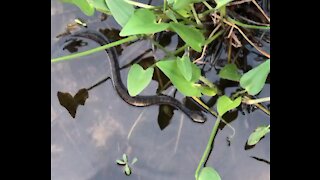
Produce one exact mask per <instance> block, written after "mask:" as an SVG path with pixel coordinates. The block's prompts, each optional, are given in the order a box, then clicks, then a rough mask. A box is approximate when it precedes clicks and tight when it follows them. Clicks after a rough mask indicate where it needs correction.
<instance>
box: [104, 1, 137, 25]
mask: <svg viewBox="0 0 320 180" xmlns="http://www.w3.org/2000/svg"><path fill="white" fill-rule="evenodd" d="M105 1H106V3H107V6H108V7H109V9H110V11H111V14H112V16H113V17H114V19H115V20H116V21H117V23H118V24H119V25H121V26H122V27H123V26H125V25H126V23H127V22H128V20H129V18H130V17H131V16H132V15H133V13H134V7H133V5H131V4H129V3H127V2H125V1H124V0H105Z"/></svg>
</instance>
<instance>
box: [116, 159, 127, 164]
mask: <svg viewBox="0 0 320 180" xmlns="http://www.w3.org/2000/svg"><path fill="white" fill-rule="evenodd" d="M116 162H117V164H119V165H125V164H126V162H124V161H123V160H120V159H117V160H116Z"/></svg>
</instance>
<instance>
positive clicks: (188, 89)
mask: <svg viewBox="0 0 320 180" xmlns="http://www.w3.org/2000/svg"><path fill="white" fill-rule="evenodd" d="M156 65H157V67H159V69H160V70H161V71H162V72H163V73H164V74H165V75H166V76H167V77H168V78H169V79H170V80H171V82H172V84H173V85H174V86H175V87H176V88H177V89H178V91H179V92H181V93H182V94H183V95H185V96H196V97H200V96H201V92H200V90H199V88H197V87H196V86H194V83H195V82H196V81H198V80H199V77H200V69H199V67H197V66H196V65H195V64H191V69H192V78H191V80H190V81H187V80H186V78H184V76H183V75H182V74H181V72H180V71H178V70H177V69H178V67H177V63H176V61H175V60H161V61H159V62H157V63H156Z"/></svg>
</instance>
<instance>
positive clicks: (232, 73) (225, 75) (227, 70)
mask: <svg viewBox="0 0 320 180" xmlns="http://www.w3.org/2000/svg"><path fill="white" fill-rule="evenodd" d="M219 76H220V78H222V79H228V80H231V81H237V82H239V81H240V78H241V74H240V73H239V71H238V68H237V66H236V65H235V64H227V65H225V66H224V67H223V68H222V69H221V70H220V72H219Z"/></svg>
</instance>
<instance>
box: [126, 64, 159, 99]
mask: <svg viewBox="0 0 320 180" xmlns="http://www.w3.org/2000/svg"><path fill="white" fill-rule="evenodd" d="M153 70H154V69H153V67H149V68H148V69H146V70H144V69H143V68H142V67H141V66H140V65H139V64H134V65H132V66H131V68H130V70H129V73H128V79H127V87H128V92H129V94H130V96H136V95H138V94H139V93H140V92H141V91H142V90H143V89H144V88H146V87H147V86H148V84H149V83H150V82H151V79H152V75H153Z"/></svg>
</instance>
